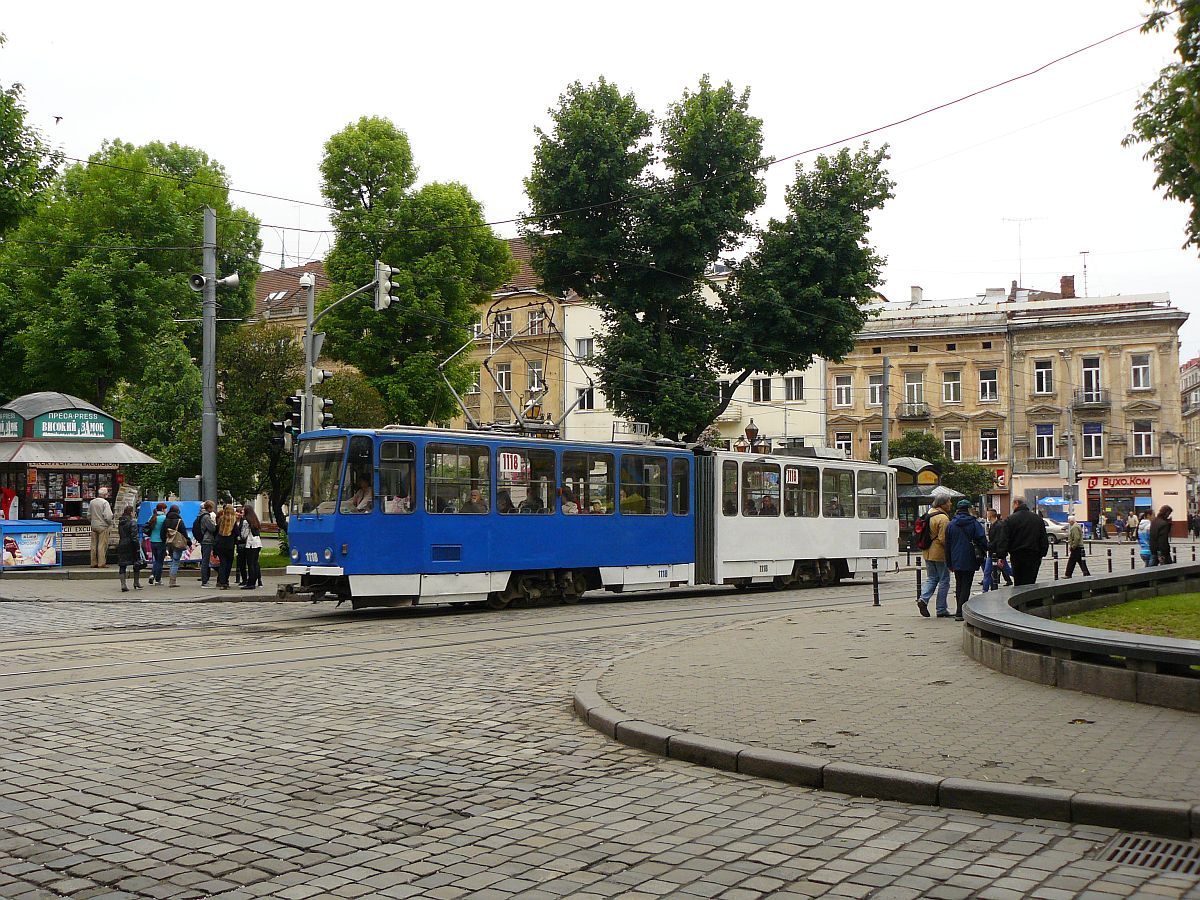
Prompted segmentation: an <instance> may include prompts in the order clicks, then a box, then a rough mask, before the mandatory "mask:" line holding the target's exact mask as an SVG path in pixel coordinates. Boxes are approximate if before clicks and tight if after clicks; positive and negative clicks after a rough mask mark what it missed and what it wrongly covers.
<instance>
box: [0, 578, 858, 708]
mask: <svg viewBox="0 0 1200 900" xmlns="http://www.w3.org/2000/svg"><path fill="white" fill-rule="evenodd" d="M863 600H864V598H863V597H862V596H861V595H859V596H855V597H847V598H845V599H834V598H828V597H826V598H814V599H813V600H811V601H803V602H801V603H797V602H796V601H795V600H790V601H789V600H776V601H773V602H767V603H755V602H749V603H747V602H742V603H738V604H725V605H720V606H716V607H714V606H712V605H711V604H709V605H705V606H693V607H686V608H684V609H675V610H658V611H654V610H650V611H647V612H646V613H644V614H641V615H636V616H634V617H633V619H632V620H631V618H630V616H628V615H626V614H612V615H599V616H591V617H589V618H587V619H584V620H575V621H573V622H572V621H564V620H561V619H560V620H558V621H547V620H545V619H539V620H536V621H530V622H524V623H517V622H508V623H505V622H500V621H496V622H494V623H488V627H486V628H485V630H484V631H483V632H482V633H479V634H476V635H473V636H468V635H465V634H464V632H463V630H462V629H461V628H458V629H447V630H442V631H438V632H433V633H425V634H410V635H397V634H392V635H385V636H380V637H374V638H366V637H364V638H355V639H352V640H344V641H336V642H323V643H320V644H312V643H309V644H286V645H283V646H279V647H265V648H250V649H240V650H220V651H218V652H214V653H193V654H184V655H175V656H152V657H146V658H140V659H131V660H109V661H98V662H90V663H83V664H79V665H68V666H57V667H42V668H33V669H26V670H20V671H11V672H0V694H10V695H11V694H18V693H29V692H39V693H40V692H43V691H47V690H52V689H56V688H70V687H74V686H80V685H96V684H105V683H119V682H127V681H133V680H143V679H154V678H166V677H171V676H178V675H194V674H197V673H212V672H225V673H228V672H236V671H241V670H252V669H261V668H265V667H271V666H294V665H309V664H313V663H318V664H325V663H330V662H335V661H338V660H346V659H352V658H361V657H369V656H377V655H382V654H386V653H397V652H403V653H420V652H428V651H439V650H449V649H453V648H459V647H467V646H473V645H487V644H495V643H502V642H511V641H521V640H530V639H543V638H551V637H567V636H571V635H581V634H586V633H595V632H610V631H614V630H618V629H623V628H629V627H631V626H632V627H637V626H647V625H651V626H660V625H670V624H673V623H680V622H699V621H705V620H720V619H737V618H751V619H753V618H757V617H771V616H773V615H775V614H780V615H786V614H787V613H789V612H794V611H798V610H801V609H822V608H837V607H842V606H850V605H860V604H862V603H863ZM867 602H870V600H869V595H868V598H867ZM612 619H619V620H620V621H616V622H606V621H604V620H612ZM563 626H565V627H563ZM445 638H451V640H444V639H445ZM337 648H342V649H337ZM335 650H336V652H330V651H335ZM297 654H300V655H299V656H298V655H297ZM163 667H165V668H163ZM129 669H134V670H136V671H128V670H129ZM118 670H119V671H118ZM66 675H76V676H79V677H73V678H63V677H59V678H57V679H56V678H55V677H54V676H66Z"/></svg>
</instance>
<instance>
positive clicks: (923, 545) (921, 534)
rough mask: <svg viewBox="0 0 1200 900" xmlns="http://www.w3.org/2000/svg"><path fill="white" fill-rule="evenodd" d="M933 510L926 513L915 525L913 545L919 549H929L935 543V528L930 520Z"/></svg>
mask: <svg viewBox="0 0 1200 900" xmlns="http://www.w3.org/2000/svg"><path fill="white" fill-rule="evenodd" d="M932 513H933V510H930V511H928V512H926V513H924V514H923V515H922V516H921V518H919V519H917V523H916V524H915V525H914V526H913V546H915V547H916V548H917V549H918V550H928V549H929V548H930V546H931V545H932V544H933V528H932V527H931V525H930V521H931V519H932V518H933V515H932Z"/></svg>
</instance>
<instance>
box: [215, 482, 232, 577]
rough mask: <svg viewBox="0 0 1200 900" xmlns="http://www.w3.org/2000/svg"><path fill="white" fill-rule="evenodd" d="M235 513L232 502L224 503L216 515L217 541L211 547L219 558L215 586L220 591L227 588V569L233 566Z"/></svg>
mask: <svg viewBox="0 0 1200 900" xmlns="http://www.w3.org/2000/svg"><path fill="white" fill-rule="evenodd" d="M236 526H237V513H236V512H234V509H233V504H232V503H226V504H225V506H224V507H222V509H221V514H220V515H219V516H217V541H216V544H214V545H213V549H215V550H216V551H217V556H218V557H219V558H220V560H221V564H220V566H218V567H217V587H218V588H219V589H220V590H222V591H227V590H229V570H230V569H231V568H233V550H234V547H236V546H237V534H236V533H235V532H236V530H237V528H236Z"/></svg>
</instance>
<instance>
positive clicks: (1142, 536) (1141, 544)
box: [1138, 513, 1154, 568]
mask: <svg viewBox="0 0 1200 900" xmlns="http://www.w3.org/2000/svg"><path fill="white" fill-rule="evenodd" d="M1138 550H1139V553H1138V555H1139V556H1140V557H1141V558H1142V562H1143V563H1144V564H1145V566H1146V568H1150V566H1152V565H1154V556H1153V555H1152V554H1151V553H1150V514H1149V513H1142V518H1141V521H1140V522H1138Z"/></svg>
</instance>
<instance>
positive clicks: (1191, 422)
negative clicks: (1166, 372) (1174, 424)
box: [1179, 356, 1200, 512]
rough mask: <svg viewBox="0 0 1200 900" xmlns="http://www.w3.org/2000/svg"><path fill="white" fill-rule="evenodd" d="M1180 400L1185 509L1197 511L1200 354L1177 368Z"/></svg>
mask: <svg viewBox="0 0 1200 900" xmlns="http://www.w3.org/2000/svg"><path fill="white" fill-rule="evenodd" d="M1179 402H1180V416H1181V419H1182V423H1183V465H1184V468H1185V469H1186V470H1187V491H1188V508H1189V509H1191V510H1192V511H1193V512H1196V511H1198V510H1200V356H1197V357H1194V358H1192V359H1189V360H1188V361H1187V362H1185V363H1184V364H1183V365H1182V366H1180V367H1179Z"/></svg>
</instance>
